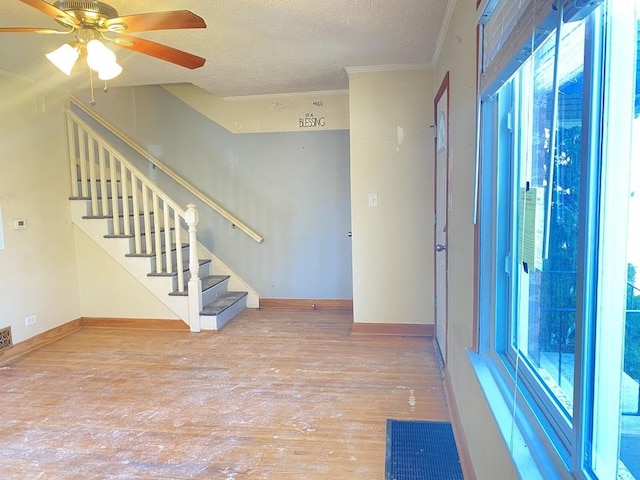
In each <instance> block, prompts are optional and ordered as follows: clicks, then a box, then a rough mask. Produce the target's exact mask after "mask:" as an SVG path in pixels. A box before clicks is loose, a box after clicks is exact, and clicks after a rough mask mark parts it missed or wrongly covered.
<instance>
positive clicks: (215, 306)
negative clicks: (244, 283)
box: [200, 292, 247, 316]
mask: <svg viewBox="0 0 640 480" xmlns="http://www.w3.org/2000/svg"><path fill="white" fill-rule="evenodd" d="M246 296H247V292H225V293H223V294H221V295H220V296H219V297H217V298H216V299H215V300H214V301H213V302H211V303H209V304H207V305H205V306H204V307H203V308H202V311H201V312H200V315H211V316H215V315H220V314H221V313H222V312H224V311H225V310H226V309H227V308H229V307H230V306H231V305H233V304H234V303H236V302H237V301H238V300H241V299H242V298H244V297H246Z"/></svg>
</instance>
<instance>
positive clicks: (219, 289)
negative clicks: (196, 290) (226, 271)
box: [202, 280, 229, 305]
mask: <svg viewBox="0 0 640 480" xmlns="http://www.w3.org/2000/svg"><path fill="white" fill-rule="evenodd" d="M228 283H229V281H228V280H225V281H224V282H220V283H219V284H217V285H216V286H214V287H211V288H210V289H208V290H207V291H205V292H202V305H206V304H207V303H211V302H213V301H214V300H215V299H216V298H218V297H219V296H220V294H221V293H224V292H226V291H227V288H228V287H229V286H228V285H227V284H228Z"/></svg>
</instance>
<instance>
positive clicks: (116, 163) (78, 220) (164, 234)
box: [67, 110, 258, 332]
mask: <svg viewBox="0 0 640 480" xmlns="http://www.w3.org/2000/svg"><path fill="white" fill-rule="evenodd" d="M67 127H68V136H69V154H70V155H69V157H70V171H71V191H72V193H71V197H70V200H71V216H72V221H73V223H74V224H75V225H76V226H77V227H78V228H80V229H81V230H82V231H83V232H84V233H85V234H86V235H87V236H89V237H90V238H91V239H92V240H93V241H94V242H95V243H97V244H98V245H99V246H100V247H102V248H103V249H104V250H105V251H106V252H107V253H108V254H109V255H110V256H111V257H112V258H113V259H114V260H115V261H116V262H118V263H119V264H120V265H121V266H123V267H124V268H125V269H126V270H127V271H128V272H129V273H130V274H131V275H132V276H133V277H134V278H136V279H137V280H138V281H139V282H140V283H141V284H143V285H144V286H145V287H146V288H147V289H148V290H149V291H150V292H152V293H153V294H154V295H155V296H156V297H157V298H158V299H159V300H160V301H162V302H163V303H164V304H165V305H166V306H167V307H168V308H169V309H170V310H171V311H173V312H174V313H175V314H176V315H177V316H178V317H179V318H180V319H182V320H183V321H184V322H185V323H187V324H188V325H189V327H190V330H191V331H194V332H198V331H200V330H219V329H221V328H222V327H223V326H224V325H225V324H226V323H228V322H229V321H230V320H231V319H232V318H233V317H234V316H235V315H236V314H237V313H239V312H240V311H242V310H243V309H244V308H246V307H247V299H248V298H249V297H251V299H250V303H251V304H252V306H253V305H255V306H257V301H258V300H257V295H256V294H255V292H253V291H252V290H251V289H250V288H249V287H248V286H247V285H246V284H244V283H243V282H242V281H241V280H240V279H238V278H237V277H234V275H233V274H232V272H230V271H229V270H228V269H227V268H226V266H224V264H222V262H220V261H219V260H218V259H216V258H215V256H213V255H212V254H211V253H210V252H208V251H207V249H206V248H205V247H204V246H202V245H201V244H200V243H198V241H197V236H196V232H197V225H198V212H197V210H196V208H195V205H194V204H189V205H188V206H187V208H186V209H182V208H181V207H180V206H179V205H177V204H176V203H175V202H173V201H172V200H171V198H169V196H168V195H166V194H165V193H164V192H163V191H162V190H160V189H159V188H158V187H157V186H156V185H155V184H154V183H153V182H152V181H151V180H150V179H149V178H147V177H146V176H145V175H144V174H143V173H142V172H141V171H140V170H139V169H138V168H136V166H134V165H133V164H132V163H131V162H130V161H128V160H127V159H126V158H125V157H124V156H123V155H121V154H120V153H119V152H118V151H116V150H115V148H114V147H112V146H111V145H109V144H108V142H107V141H105V140H104V138H103V137H101V136H100V135H99V134H98V133H97V132H96V131H95V130H94V129H93V128H92V127H91V126H89V125H88V124H87V123H86V122H85V121H84V120H83V119H82V118H80V117H79V116H78V115H76V114H75V113H74V112H72V111H71V110H69V111H67ZM220 270H221V271H220ZM230 283H232V284H233V285H234V287H235V286H240V287H245V286H246V287H247V288H246V289H243V290H242V291H236V290H234V291H232V290H230V289H229V284H230Z"/></svg>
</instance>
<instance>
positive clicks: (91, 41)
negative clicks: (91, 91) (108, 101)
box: [0, 0, 207, 80]
mask: <svg viewBox="0 0 640 480" xmlns="http://www.w3.org/2000/svg"><path fill="white" fill-rule="evenodd" d="M19 1H21V2H22V3H25V4H27V5H29V6H30V7H33V8H35V9H37V10H39V11H40V12H42V13H44V14H45V15H48V16H49V17H51V18H53V19H54V20H55V21H56V22H58V23H59V24H60V25H61V26H62V27H64V28H65V30H56V29H50V28H38V27H7V28H0V33H39V34H75V40H74V41H72V42H70V43H69V44H65V45H63V46H62V47H60V48H58V49H57V50H55V51H54V52H51V53H49V54H47V58H48V59H49V60H50V61H51V62H52V63H54V65H56V66H57V67H58V68H60V70H62V71H63V72H64V73H66V74H67V75H70V74H71V69H72V68H73V66H74V64H75V62H76V60H77V59H78V57H79V56H80V54H82V53H83V52H84V51H85V50H86V53H87V63H88V64H89V66H90V67H91V69H92V70H95V71H97V72H98V75H99V78H100V79H102V80H110V79H111V78H115V77H116V76H117V75H119V74H120V72H122V67H121V66H120V65H118V64H117V63H116V61H115V55H114V54H113V52H112V51H111V50H109V49H108V48H106V47H105V46H104V44H103V43H102V42H101V40H102V41H107V42H111V43H114V44H115V45H117V46H119V47H122V48H125V49H128V50H132V51H134V52H138V53H142V54H145V55H149V56H151V57H155V58H158V59H160V60H164V61H167V62H171V63H173V64H176V65H180V66H182V67H185V68H190V69H195V68H199V67H201V66H203V65H204V63H205V61H206V60H205V59H204V58H202V57H199V56H197V55H193V54H191V53H187V52H183V51H182V50H178V49H176V48H173V47H169V46H167V45H163V44H160V43H156V42H152V41H150V40H145V39H142V38H138V37H132V36H129V35H123V33H125V32H126V33H136V32H146V31H151V30H169V29H184V28H206V26H207V25H206V23H205V22H204V20H203V19H202V18H200V17H199V16H198V15H196V14H194V13H192V12H190V11H188V10H174V11H166V12H151V13H141V14H136V15H127V16H119V15H118V12H117V10H116V9H115V8H113V7H112V6H111V5H108V4H107V3H104V2H101V1H97V0H58V1H56V2H55V3H53V4H51V3H48V2H45V1H44V0H19Z"/></svg>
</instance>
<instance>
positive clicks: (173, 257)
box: [142, 244, 189, 272]
mask: <svg viewBox="0 0 640 480" xmlns="http://www.w3.org/2000/svg"><path fill="white" fill-rule="evenodd" d="M152 248H153V247H152ZM142 250H143V253H144V251H145V245H144V244H143V245H142ZM181 250H182V260H183V261H187V260H189V245H185V246H184V247H182V249H181ZM160 259H161V263H162V269H161V270H162V271H165V270H166V265H167V254H166V252H163V253H162V254H161V255H160ZM176 260H177V258H176V251H175V250H172V251H171V263H172V265H174V267H173V270H174V271H175V265H176ZM149 271H151V272H155V271H157V269H156V257H155V256H154V257H149Z"/></svg>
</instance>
